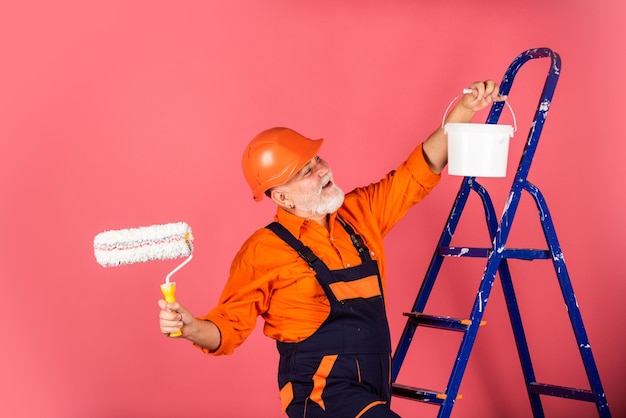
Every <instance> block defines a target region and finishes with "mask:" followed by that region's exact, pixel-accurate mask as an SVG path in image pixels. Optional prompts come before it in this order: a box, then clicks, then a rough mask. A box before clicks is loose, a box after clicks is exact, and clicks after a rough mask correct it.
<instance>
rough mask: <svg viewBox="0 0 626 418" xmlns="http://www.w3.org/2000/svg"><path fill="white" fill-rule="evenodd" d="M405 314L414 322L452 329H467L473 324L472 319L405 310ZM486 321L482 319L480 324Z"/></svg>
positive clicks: (426, 325)
mask: <svg viewBox="0 0 626 418" xmlns="http://www.w3.org/2000/svg"><path fill="white" fill-rule="evenodd" d="M403 315H404V316H407V317H409V322H412V323H414V324H418V325H422V326H425V327H431V328H439V329H446V330H451V331H461V332H463V331H467V329H468V328H469V326H470V325H472V321H471V320H470V319H459V318H452V317H449V316H435V315H426V314H423V313H421V312H404V313H403ZM486 323H487V322H486V321H480V326H483V325H485V324H486Z"/></svg>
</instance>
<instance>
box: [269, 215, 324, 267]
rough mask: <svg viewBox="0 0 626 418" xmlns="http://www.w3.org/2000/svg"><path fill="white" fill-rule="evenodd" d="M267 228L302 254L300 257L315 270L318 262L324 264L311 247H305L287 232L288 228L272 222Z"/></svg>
mask: <svg viewBox="0 0 626 418" xmlns="http://www.w3.org/2000/svg"><path fill="white" fill-rule="evenodd" d="M266 228H267V229H269V230H270V231H272V232H273V233H275V234H276V235H278V237H279V238H280V239H282V240H283V241H285V242H286V243H287V244H288V245H289V246H290V247H291V248H293V249H294V250H296V251H297V252H298V254H300V257H302V258H303V259H304V261H306V262H307V263H309V265H310V266H311V267H313V268H315V266H314V263H315V262H317V261H319V262H320V263H322V261H321V260H320V259H319V258H317V256H316V255H315V253H313V251H312V250H311V249H310V248H309V247H307V246H306V245H304V244H303V243H302V242H301V241H300V240H299V239H298V238H296V237H294V236H293V234H292V233H291V232H289V231H288V230H287V228H285V227H284V226H282V225H281V224H279V223H278V222H272V223H271V224H269V225H267V226H266ZM322 264H323V263H322Z"/></svg>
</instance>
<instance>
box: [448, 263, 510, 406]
mask: <svg viewBox="0 0 626 418" xmlns="http://www.w3.org/2000/svg"><path fill="white" fill-rule="evenodd" d="M501 260H502V253H501V252H497V251H492V252H491V254H490V255H489V258H488V261H487V266H486V268H485V271H484V273H483V277H482V279H481V281H480V286H479V287H478V292H477V293H476V298H475V299H474V304H473V306H472V310H471V313H470V316H469V319H470V321H471V323H470V325H469V327H468V329H467V332H465V334H464V335H463V338H462V340H461V344H460V346H459V351H458V353H457V356H456V359H455V361H454V366H453V367H452V373H451V374H450V379H449V380H448V385H447V387H446V395H447V396H446V399H445V400H444V402H443V404H442V405H441V407H440V410H439V414H438V415H437V416H438V417H439V418H446V417H449V416H450V413H451V412H452V408H453V406H454V403H455V401H456V397H457V395H458V393H459V388H460V386H461V381H462V379H463V375H464V373H465V369H466V368H467V363H468V361H469V356H470V353H471V351H472V347H473V346H474V342H475V341H476V336H477V334H478V328H479V327H480V323H481V321H482V318H483V315H484V311H485V306H486V303H487V301H488V300H489V295H490V293H491V290H492V289H493V284H494V281H495V277H496V272H497V271H498V267H499V264H500V261H501Z"/></svg>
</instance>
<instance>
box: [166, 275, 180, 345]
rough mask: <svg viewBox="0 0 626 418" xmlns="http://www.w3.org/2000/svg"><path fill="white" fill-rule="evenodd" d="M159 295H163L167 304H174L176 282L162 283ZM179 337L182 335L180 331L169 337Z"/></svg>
mask: <svg viewBox="0 0 626 418" xmlns="http://www.w3.org/2000/svg"><path fill="white" fill-rule="evenodd" d="M161 293H163V297H165V301H166V302H167V303H174V302H176V282H169V283H163V284H162V285H161ZM174 312H175V311H174ZM181 335H183V334H182V332H180V330H179V331H176V332H172V333H170V337H180V336H181Z"/></svg>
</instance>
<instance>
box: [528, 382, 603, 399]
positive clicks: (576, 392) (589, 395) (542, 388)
mask: <svg viewBox="0 0 626 418" xmlns="http://www.w3.org/2000/svg"><path fill="white" fill-rule="evenodd" d="M530 388H531V390H532V392H533V393H536V394H538V395H548V396H557V397H559V398H570V399H577V400H579V401H587V402H595V401H596V397H595V396H594V394H593V392H592V391H590V390H586V389H577V388H570V387H567V386H557V385H548V384H545V383H537V382H531V383H530Z"/></svg>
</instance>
